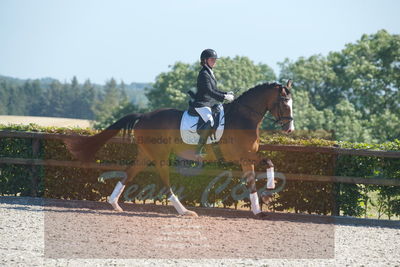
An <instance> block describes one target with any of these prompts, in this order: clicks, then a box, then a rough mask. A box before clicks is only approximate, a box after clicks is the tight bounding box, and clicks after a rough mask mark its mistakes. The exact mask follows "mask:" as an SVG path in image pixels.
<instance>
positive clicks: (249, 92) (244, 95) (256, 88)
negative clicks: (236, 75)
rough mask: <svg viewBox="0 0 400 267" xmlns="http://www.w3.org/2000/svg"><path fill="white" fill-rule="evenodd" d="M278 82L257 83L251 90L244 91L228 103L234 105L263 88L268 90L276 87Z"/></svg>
mask: <svg viewBox="0 0 400 267" xmlns="http://www.w3.org/2000/svg"><path fill="white" fill-rule="evenodd" d="M278 85H279V84H278V83H275V82H273V83H262V84H259V85H256V86H254V87H252V88H250V89H249V90H247V91H245V92H243V93H242V94H241V95H240V96H238V97H237V98H236V99H235V100H234V101H233V102H231V103H229V104H228V105H230V106H234V105H235V104H236V103H240V102H241V101H243V100H245V99H246V98H247V97H248V96H251V95H253V94H256V93H257V92H259V91H261V90H262V91H263V90H267V89H271V88H274V87H275V86H278Z"/></svg>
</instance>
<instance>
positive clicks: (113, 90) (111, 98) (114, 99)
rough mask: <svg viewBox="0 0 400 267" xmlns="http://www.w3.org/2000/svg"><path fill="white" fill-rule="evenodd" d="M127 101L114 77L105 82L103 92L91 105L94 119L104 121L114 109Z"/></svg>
mask: <svg viewBox="0 0 400 267" xmlns="http://www.w3.org/2000/svg"><path fill="white" fill-rule="evenodd" d="M127 102H128V98H127V96H126V93H125V91H124V90H123V89H121V87H119V86H118V85H117V82H116V81H115V80H114V79H111V80H109V81H108V82H106V84H105V86H104V93H103V94H102V95H101V96H100V98H99V99H98V100H97V101H96V102H95V105H94V106H93V110H94V114H95V117H96V121H105V120H106V119H107V118H109V117H110V116H111V115H112V113H113V111H114V110H115V109H119V108H121V106H124V105H125V104H126V103H127Z"/></svg>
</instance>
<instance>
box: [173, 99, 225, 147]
mask: <svg viewBox="0 0 400 267" xmlns="http://www.w3.org/2000/svg"><path fill="white" fill-rule="evenodd" d="M189 94H190V93H189ZM192 94H193V92H192ZM192 94H190V95H191V96H192V97H193V95H194V94H193V95H192ZM211 112H212V116H213V118H214V126H213V129H212V134H211V136H210V137H209V138H208V140H207V144H212V143H216V142H218V141H219V140H220V139H221V137H222V133H223V130H224V125H225V117H224V108H223V105H222V104H218V105H214V106H213V107H211ZM204 124H205V122H204V120H203V119H202V118H201V116H200V115H199V114H198V113H197V111H196V110H195V107H194V105H193V100H190V101H189V108H188V110H186V111H185V112H184V113H183V115H182V120H181V126H180V132H181V137H182V140H183V142H184V143H186V144H191V145H197V144H198V141H199V138H200V136H199V128H202V126H203V125H204Z"/></svg>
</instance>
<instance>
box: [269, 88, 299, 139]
mask: <svg viewBox="0 0 400 267" xmlns="http://www.w3.org/2000/svg"><path fill="white" fill-rule="evenodd" d="M291 86H292V81H291V80H289V81H288V82H287V84H286V86H283V85H281V84H275V86H274V89H275V90H276V100H275V101H273V105H272V108H271V110H270V113H271V114H272V115H273V116H274V117H275V123H278V124H279V125H281V126H282V130H283V131H285V132H287V133H290V132H293V131H294V123H293V105H292V104H293V100H292V94H291V93H290V88H291Z"/></svg>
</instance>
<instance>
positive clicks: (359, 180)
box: [0, 131, 400, 195]
mask: <svg viewBox="0 0 400 267" xmlns="http://www.w3.org/2000/svg"><path fill="white" fill-rule="evenodd" d="M76 137H78V135H67V134H49V133H36V132H17V131H0V138H28V139H32V140H33V143H32V144H33V146H32V150H33V156H35V155H37V154H38V151H39V140H43V139H56V140H64V139H67V138H76ZM110 142H111V143H128V142H129V141H128V140H124V139H122V138H120V137H115V138H112V139H111V140H110ZM260 151H291V152H306V153H325V154H333V155H357V156H370V157H371V156H372V157H386V158H400V151H399V152H397V151H381V150H366V149H345V148H338V147H311V146H297V145H270V144H264V145H261V146H260ZM0 164H17V165H29V166H32V176H31V179H32V184H33V185H34V184H36V179H37V177H36V176H37V175H36V170H35V169H36V168H35V166H59V167H74V168H93V169H101V170H110V171H111V170H114V171H121V170H125V169H126V168H127V167H129V165H119V164H104V163H103V164H102V163H82V162H79V161H61V160H51V159H48V160H42V159H37V158H33V159H28V158H10V157H2V158H0ZM210 174H212V173H210ZM234 174H235V175H236V173H234ZM238 175H240V173H238ZM285 176H286V179H287V180H298V181H299V180H300V181H315V182H335V183H350V184H374V185H383V186H400V179H387V178H375V177H371V178H364V177H347V176H322V175H308V174H292V173H285ZM33 191H34V189H33ZM33 191H32V194H33V195H36V193H34V192H33Z"/></svg>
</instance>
